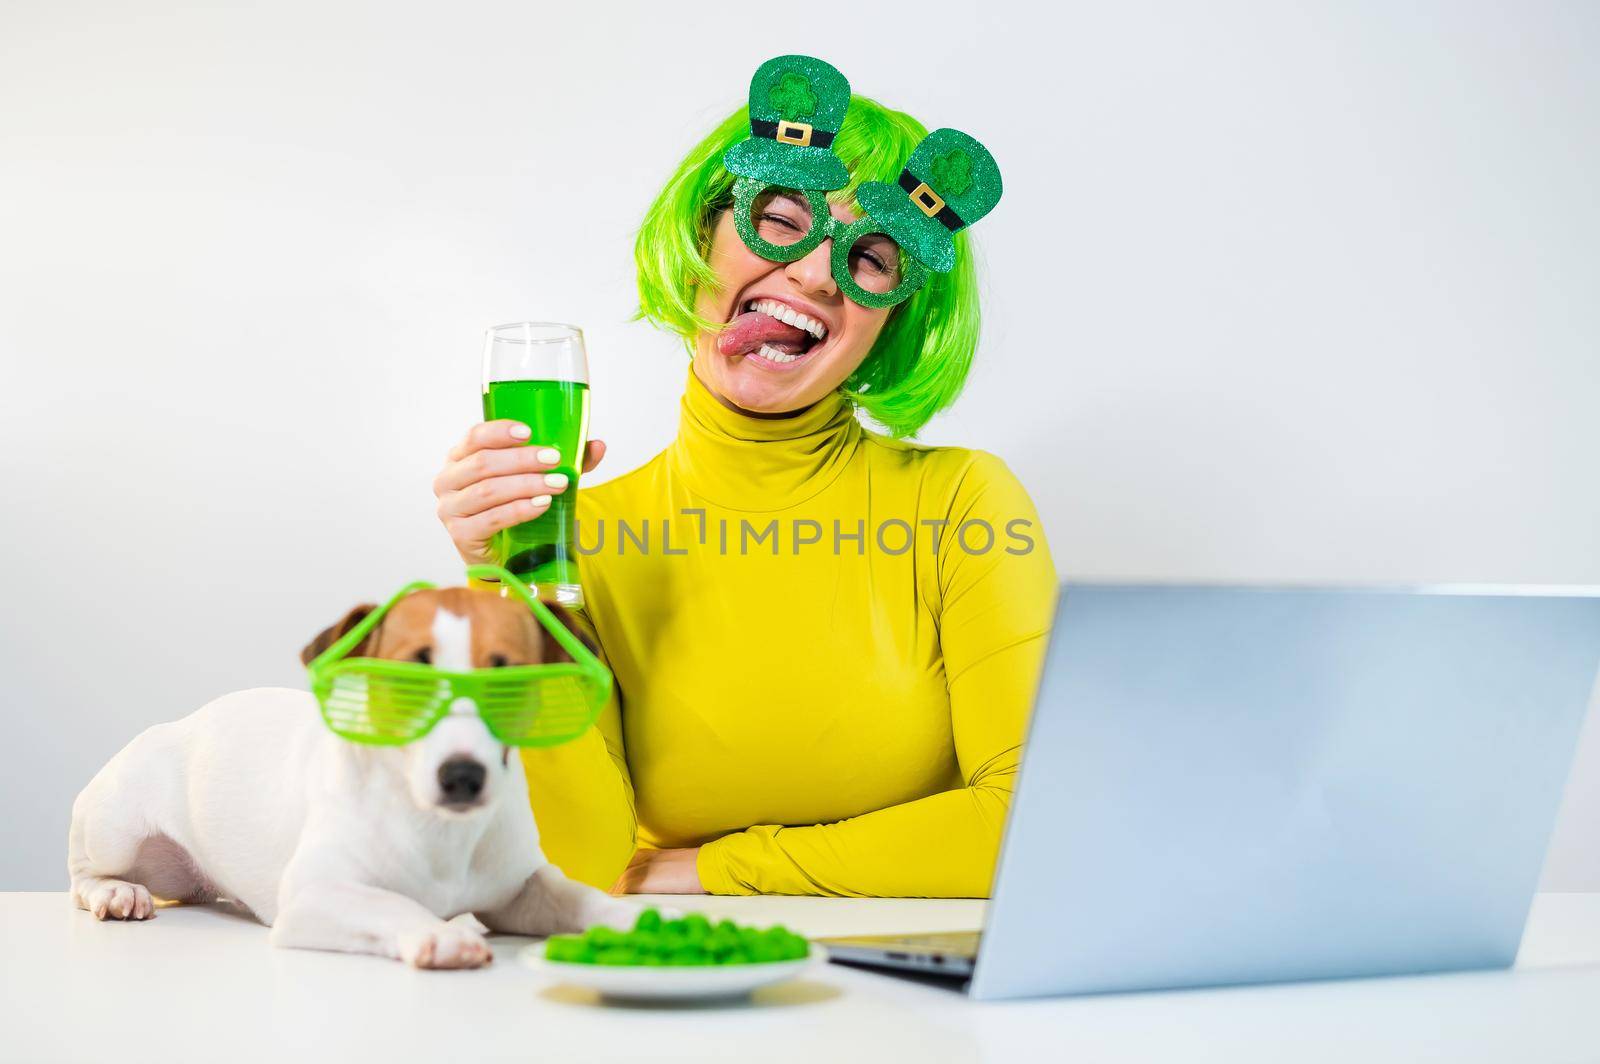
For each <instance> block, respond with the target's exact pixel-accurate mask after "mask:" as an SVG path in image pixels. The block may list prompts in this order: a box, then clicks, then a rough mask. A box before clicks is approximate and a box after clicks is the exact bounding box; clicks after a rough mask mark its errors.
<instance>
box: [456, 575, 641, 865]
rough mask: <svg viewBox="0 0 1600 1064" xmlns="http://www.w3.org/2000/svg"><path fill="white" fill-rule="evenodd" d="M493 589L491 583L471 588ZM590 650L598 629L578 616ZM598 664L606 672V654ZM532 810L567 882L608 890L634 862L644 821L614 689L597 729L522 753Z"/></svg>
mask: <svg viewBox="0 0 1600 1064" xmlns="http://www.w3.org/2000/svg"><path fill="white" fill-rule="evenodd" d="M470 583H471V584H472V586H474V587H485V588H492V587H494V586H495V585H494V584H492V583H488V582H480V581H476V580H474V581H470ZM572 616H573V618H574V620H575V621H577V623H578V624H579V625H580V626H581V627H582V629H583V631H582V633H581V634H582V635H583V636H584V638H586V639H588V640H589V642H590V643H591V644H592V645H595V646H599V640H597V639H596V638H595V637H594V624H593V622H592V621H590V619H589V616H588V614H586V613H584V612H583V611H582V610H575V611H573V613H572ZM598 656H599V658H600V660H601V661H602V662H604V663H605V665H606V667H607V668H610V667H611V663H610V662H609V661H607V660H606V656H605V651H604V648H602V649H601V650H600V651H599V653H598ZM518 752H519V753H520V754H521V756H522V768H523V771H524V773H525V774H526V776H527V780H528V802H529V804H530V805H532V807H533V818H534V822H535V823H537V824H538V826H539V847H540V849H542V850H543V851H544V855H545V857H546V858H547V859H549V861H550V862H551V863H552V864H554V865H555V866H556V867H557V868H560V869H561V871H562V872H564V873H566V875H567V878H569V879H575V880H578V881H579V882H581V883H588V884H589V885H591V886H595V887H599V888H600V889H601V890H610V889H611V887H612V886H613V885H614V884H615V883H616V881H617V879H618V877H619V876H621V875H622V872H623V870H624V869H625V868H627V866H628V861H629V859H630V858H632V857H633V850H634V840H635V836H636V834H637V830H638V821H637V819H636V818H635V814H634V804H633V780H632V778H631V777H630V776H629V774H628V760H627V757H626V756H625V753H624V750H623V745H622V699H621V695H620V694H619V692H618V689H617V686H616V685H615V684H613V685H612V687H611V698H610V700H609V701H607V702H606V705H605V708H604V709H603V710H601V711H600V716H599V717H598V718H597V719H596V720H595V723H594V726H593V727H591V728H590V729H589V730H588V731H587V732H585V733H584V734H583V735H581V736H579V737H578V738H576V739H574V740H573V741H572V742H570V743H563V744H562V745H560V746H549V747H543V748H538V747H523V748H521V749H520V750H519V751H518Z"/></svg>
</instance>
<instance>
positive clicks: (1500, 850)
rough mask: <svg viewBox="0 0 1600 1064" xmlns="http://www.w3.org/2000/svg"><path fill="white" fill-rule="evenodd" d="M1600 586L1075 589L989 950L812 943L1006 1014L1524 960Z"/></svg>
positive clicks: (999, 873) (1572, 740) (1582, 709)
mask: <svg viewBox="0 0 1600 1064" xmlns="http://www.w3.org/2000/svg"><path fill="white" fill-rule="evenodd" d="M1597 668H1600V588H1482V587H1437V588H1421V589H1393V588H1308V587H1285V588H1262V587H1224V586H1137V585H1106V584H1098V585H1097V584H1079V583H1074V584H1073V585H1072V586H1071V587H1070V588H1063V589H1062V592H1061V595H1060V598H1059V599H1058V602H1057V607H1056V616H1055V626H1054V629H1053V631H1052V633H1051V639H1050V646H1049V649H1048V652H1047V656H1046V661H1045V666H1044V671H1043V674H1042V677H1041V679H1040V683H1039V689H1038V694H1037V698H1036V701H1035V705H1034V711H1033V714H1032V717H1031V720H1030V723H1029V733H1028V739H1027V743H1026V744H1025V747H1024V757H1023V763H1022V769H1021V773H1020V778H1019V780H1018V784H1017V790H1016V792H1015V793H1014V794H1013V796H1012V802H1011V814H1010V818H1009V822H1008V824H1007V828H1006V833H1005V838H1004V842H1003V845H1002V847H1001V853H1000V859H999V863H998V866H997V868H996V872H995V883H994V889H993V896H992V898H991V900H990V902H989V905H988V909H987V917H986V920H985V926H984V929H983V931H982V934H981V936H980V935H979V933H978V932H970V931H969V932H963V933H952V934H944V935H897V936H855V937H843V938H832V939H821V940H820V941H821V942H822V943H823V945H825V946H826V947H827V948H828V951H829V953H830V954H831V956H832V957H833V958H834V959H836V960H839V961H841V962H844V963H853V964H868V965H874V966H885V967H892V968H899V969H905V970H912V971H922V972H935V973H943V974H948V975H952V976H957V977H960V978H963V979H967V980H968V984H967V990H968V992H969V993H970V994H971V995H972V996H973V997H975V998H981V999H996V998H1017V997H1033V996H1044V995H1055V994H1093V993H1106V992H1119V991H1134V990H1158V989H1175V988H1180V987H1199V986H1218V985H1227V984H1240V983H1260V982H1279V981H1289V980H1305V979H1330V978H1349V977H1356V976H1378V975H1399V974H1414V973H1423V972H1441V971H1451V970H1459V969H1472V968H1497V967H1506V966H1509V965H1510V964H1511V963H1512V961H1513V960H1514V959H1515V957H1516V953H1517V947H1518V944H1519V943H1520V941H1521V937H1522V928H1523V924H1524V922H1525V921H1526V919H1527V914H1528V908H1529V906H1530V905H1531V903H1532V899H1533V895H1534V892H1535V890H1536V889H1537V887H1538V882H1539V876H1540V871H1541V867H1542V865H1543V862H1544V853H1545V848H1546V846H1547V844H1548V842H1549V838H1550V834H1551V830H1552V828H1553V826H1554V822H1555V818H1556V812H1557V809H1558V807H1559V805H1560V802H1561V796H1562V791H1563V789H1564V785H1565V781H1566V777H1567V773H1568V770H1569V768H1570V765H1571V762H1572V758H1573V753H1574V751H1575V749H1576V747H1577V743H1578V736H1579V731H1580V729H1581V727H1582V725H1583V721H1584V717H1585V714H1586V711H1587V709H1588V706H1589V702H1590V699H1591V696H1592V695H1593V692H1594V687H1595V680H1596V671H1597Z"/></svg>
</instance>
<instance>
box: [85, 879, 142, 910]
mask: <svg viewBox="0 0 1600 1064" xmlns="http://www.w3.org/2000/svg"><path fill="white" fill-rule="evenodd" d="M72 892H73V894H74V896H76V897H77V899H78V904H79V905H81V906H82V907H83V908H85V909H88V910H89V911H90V912H91V913H93V914H94V918H95V919H96V920H149V919H150V918H152V917H153V916H155V914H156V903H155V899H153V898H151V897H150V892H149V891H148V890H146V889H145V887H144V886H143V884H140V883H124V882H123V881H122V880H120V879H99V880H95V881H94V882H93V883H86V884H84V885H83V886H82V887H74V888H73V891H72Z"/></svg>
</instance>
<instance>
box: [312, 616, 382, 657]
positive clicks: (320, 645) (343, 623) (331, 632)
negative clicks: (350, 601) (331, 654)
mask: <svg viewBox="0 0 1600 1064" xmlns="http://www.w3.org/2000/svg"><path fill="white" fill-rule="evenodd" d="M377 608H378V604H377V603H376V602H363V603H362V604H361V605H359V606H353V607H351V609H350V612H349V613H347V614H345V615H344V616H343V617H341V618H339V620H338V621H337V622H336V623H334V624H332V625H330V626H329V627H327V628H324V629H323V630H322V631H320V632H318V633H317V637H316V638H315V639H313V640H312V641H311V642H309V643H307V644H306V646H305V649H304V650H302V651H300V664H302V665H310V664H311V662H312V659H314V658H315V657H316V656H317V655H318V654H320V653H322V652H323V651H324V650H327V649H328V648H329V647H331V646H333V644H334V643H336V642H338V641H339V640H340V639H341V638H343V636H344V634H345V633H346V632H348V631H350V629H352V628H354V627H355V626H356V625H358V624H360V623H361V622H362V621H363V620H365V619H366V616H367V614H369V613H371V612H372V611H373V610H375V609H377ZM375 634H376V631H374V632H369V633H368V634H367V637H366V638H365V639H363V640H362V641H361V642H360V643H358V644H356V647H355V649H353V650H351V651H350V657H353V658H359V657H362V656H363V655H364V653H365V651H366V649H367V647H368V646H370V645H371V643H372V637H373V635H375Z"/></svg>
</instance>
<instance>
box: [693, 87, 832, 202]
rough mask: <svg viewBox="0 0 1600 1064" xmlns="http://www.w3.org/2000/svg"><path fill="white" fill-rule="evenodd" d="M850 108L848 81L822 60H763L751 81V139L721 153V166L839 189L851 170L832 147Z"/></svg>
mask: <svg viewBox="0 0 1600 1064" xmlns="http://www.w3.org/2000/svg"><path fill="white" fill-rule="evenodd" d="M849 106H850V83H849V82H848V81H846V80H845V77H844V75H843V74H841V73H839V72H838V71H837V70H835V69H834V68H833V67H831V66H829V65H828V64H827V63H824V62H823V61H822V60H820V59H813V58H812V57H811V56H809V55H780V56H778V57H777V58H776V59H768V60H767V61H766V62H765V63H762V64H761V67H760V69H758V70H757V71H756V76H755V77H753V78H751V79H750V139H749V140H743V141H740V142H739V143H738V144H735V145H734V146H733V147H731V148H729V149H728V150H727V151H726V152H724V153H723V156H722V165H723V166H725V167H727V168H728V170H729V172H730V173H735V174H738V175H740V176H741V177H755V178H760V179H761V180H763V181H771V182H773V183H774V184H778V185H784V186H786V187H788V188H800V189H816V190H820V191H824V192H826V191H829V190H831V189H836V188H843V187H844V186H845V185H846V184H848V183H849V181H850V172H849V171H848V170H846V169H845V168H844V163H842V162H840V161H839V157H838V156H836V155H834V154H833V147H832V145H833V138H834V136H835V135H837V134H838V132H839V126H840V125H841V124H842V123H843V122H844V113H845V110H846V109H847V108H848V107H849Z"/></svg>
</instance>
